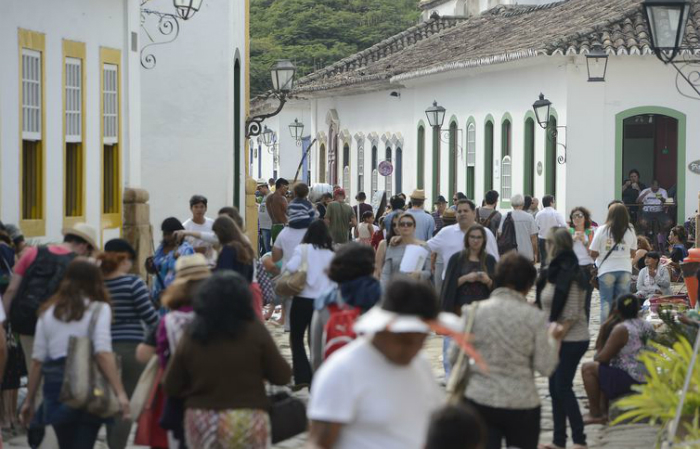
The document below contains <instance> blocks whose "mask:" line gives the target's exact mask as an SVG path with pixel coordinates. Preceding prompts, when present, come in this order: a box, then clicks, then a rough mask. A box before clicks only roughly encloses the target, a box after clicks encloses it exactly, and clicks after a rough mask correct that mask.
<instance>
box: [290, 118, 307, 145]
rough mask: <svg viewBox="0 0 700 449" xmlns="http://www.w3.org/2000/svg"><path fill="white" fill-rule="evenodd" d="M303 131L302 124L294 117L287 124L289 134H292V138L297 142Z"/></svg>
mask: <svg viewBox="0 0 700 449" xmlns="http://www.w3.org/2000/svg"><path fill="white" fill-rule="evenodd" d="M303 133H304V124H303V123H301V122H300V121H299V120H297V119H294V123H291V124H290V125H289V134H290V135H291V136H292V139H294V140H296V141H297V142H299V141H300V140H301V136H302V134H303Z"/></svg>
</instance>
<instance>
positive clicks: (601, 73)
mask: <svg viewBox="0 0 700 449" xmlns="http://www.w3.org/2000/svg"><path fill="white" fill-rule="evenodd" d="M586 65H587V66H588V81H605V72H606V71H607V68H608V58H607V57H590V58H586Z"/></svg>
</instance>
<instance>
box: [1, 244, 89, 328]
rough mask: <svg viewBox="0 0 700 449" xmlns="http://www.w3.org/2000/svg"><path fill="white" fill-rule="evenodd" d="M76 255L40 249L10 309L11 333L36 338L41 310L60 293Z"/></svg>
mask: <svg viewBox="0 0 700 449" xmlns="http://www.w3.org/2000/svg"><path fill="white" fill-rule="evenodd" d="M74 258H75V254H74V253H70V254H63V255H58V254H53V253H51V251H49V249H48V248H47V247H46V246H40V247H39V248H38V252H37V255H36V259H35V260H34V262H33V263H32V264H31V265H30V266H29V268H28V269H27V272H26V273H24V277H22V283H21V284H19V289H18V290H17V295H16V296H15V298H14V299H13V300H12V305H11V306H10V324H11V325H12V330H13V331H15V332H17V333H20V334H22V335H34V331H35V328H36V320H37V313H38V311H39V307H41V305H42V304H43V303H44V302H46V300H47V299H49V298H50V297H51V295H53V294H54V293H56V291H57V290H58V286H59V284H60V283H61V281H62V280H63V275H64V274H65V273H66V268H68V264H69V263H70V262H71V261H72V260H73V259H74Z"/></svg>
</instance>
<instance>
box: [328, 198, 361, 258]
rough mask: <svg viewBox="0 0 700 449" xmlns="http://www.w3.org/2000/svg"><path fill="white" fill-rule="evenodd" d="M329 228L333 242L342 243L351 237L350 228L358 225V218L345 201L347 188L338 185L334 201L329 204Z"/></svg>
mask: <svg viewBox="0 0 700 449" xmlns="http://www.w3.org/2000/svg"><path fill="white" fill-rule="evenodd" d="M324 220H325V221H326V224H327V225H328V230H329V231H330V233H331V237H332V238H333V243H334V244H336V245H341V244H343V243H347V242H348V240H349V238H350V228H352V227H355V226H357V220H356V219H355V214H354V213H353V211H352V208H351V207H350V206H348V205H347V204H346V203H345V190H343V189H342V188H340V187H338V188H337V189H335V190H334V191H333V202H332V203H331V204H329V205H328V209H327V210H326V217H325V218H324Z"/></svg>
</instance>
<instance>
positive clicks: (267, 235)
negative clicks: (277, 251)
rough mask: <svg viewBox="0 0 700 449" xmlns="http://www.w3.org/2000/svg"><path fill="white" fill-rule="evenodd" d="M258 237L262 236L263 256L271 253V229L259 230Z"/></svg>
mask: <svg viewBox="0 0 700 449" xmlns="http://www.w3.org/2000/svg"><path fill="white" fill-rule="evenodd" d="M260 235H262V246H263V247H262V250H263V254H267V253H269V252H270V251H272V244H271V243H270V241H271V240H272V230H271V229H260Z"/></svg>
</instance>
